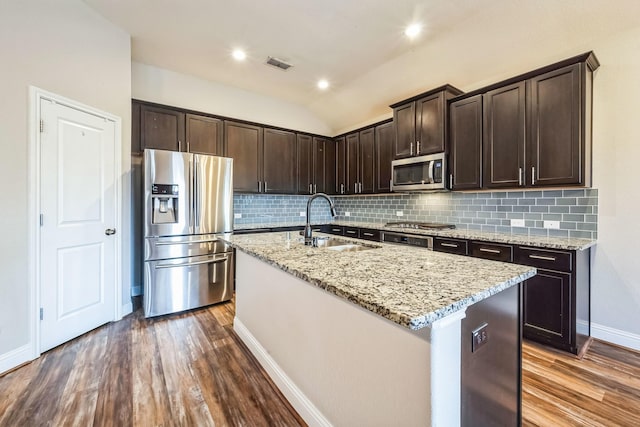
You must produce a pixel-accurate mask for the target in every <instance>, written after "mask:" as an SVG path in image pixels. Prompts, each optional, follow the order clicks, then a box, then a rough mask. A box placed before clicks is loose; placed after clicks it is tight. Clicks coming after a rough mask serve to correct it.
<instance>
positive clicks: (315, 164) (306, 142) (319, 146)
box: [298, 134, 336, 194]
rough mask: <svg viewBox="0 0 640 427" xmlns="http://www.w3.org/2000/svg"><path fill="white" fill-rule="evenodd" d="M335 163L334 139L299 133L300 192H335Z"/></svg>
mask: <svg viewBox="0 0 640 427" xmlns="http://www.w3.org/2000/svg"><path fill="white" fill-rule="evenodd" d="M335 163H336V154H335V145H334V142H333V141H331V140H329V139H327V138H320V137H311V136H309V135H303V134H298V194H315V193H327V194H335V191H336V166H335Z"/></svg>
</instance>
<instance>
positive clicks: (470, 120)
mask: <svg viewBox="0 0 640 427" xmlns="http://www.w3.org/2000/svg"><path fill="white" fill-rule="evenodd" d="M449 113H450V120H451V122H450V123H451V133H450V140H449V143H450V147H449V149H450V153H449V173H450V175H449V186H450V188H451V190H474V189H478V188H480V187H481V185H482V183H481V175H480V170H481V169H480V167H481V162H482V157H481V156H482V154H481V153H482V151H481V147H482V95H476V96H472V97H470V98H465V99H462V100H460V101H456V102H452V103H451V105H450V106H449Z"/></svg>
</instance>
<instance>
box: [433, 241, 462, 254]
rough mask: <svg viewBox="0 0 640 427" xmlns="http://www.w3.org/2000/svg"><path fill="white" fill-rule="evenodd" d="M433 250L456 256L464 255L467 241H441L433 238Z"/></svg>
mask: <svg viewBox="0 0 640 427" xmlns="http://www.w3.org/2000/svg"><path fill="white" fill-rule="evenodd" d="M433 250H434V251H438V252H447V253H450V254H456V255H466V254H467V241H466V240H459V239H441V238H439V237H434V239H433Z"/></svg>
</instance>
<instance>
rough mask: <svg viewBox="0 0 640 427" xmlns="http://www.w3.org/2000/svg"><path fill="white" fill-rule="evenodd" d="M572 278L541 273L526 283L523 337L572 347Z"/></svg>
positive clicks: (556, 273)
mask: <svg viewBox="0 0 640 427" xmlns="http://www.w3.org/2000/svg"><path fill="white" fill-rule="evenodd" d="M570 298H571V274H570V273H561V272H557V271H551V270H542V269H538V274H537V275H535V276H533V277H532V278H531V279H528V280H526V281H525V282H524V288H523V306H524V307H523V310H524V312H523V334H524V336H525V337H526V338H531V339H534V340H536V341H542V342H549V343H555V344H565V345H567V346H568V345H570V344H571V329H570V328H571V305H570Z"/></svg>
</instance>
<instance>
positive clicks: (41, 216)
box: [40, 214, 44, 227]
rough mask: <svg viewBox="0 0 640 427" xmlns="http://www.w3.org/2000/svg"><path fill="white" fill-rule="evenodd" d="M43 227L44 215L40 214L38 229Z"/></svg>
mask: <svg viewBox="0 0 640 427" xmlns="http://www.w3.org/2000/svg"><path fill="white" fill-rule="evenodd" d="M42 226H44V215H42V214H40V227H42Z"/></svg>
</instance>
